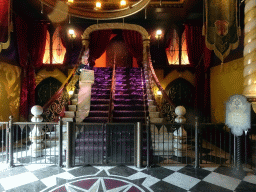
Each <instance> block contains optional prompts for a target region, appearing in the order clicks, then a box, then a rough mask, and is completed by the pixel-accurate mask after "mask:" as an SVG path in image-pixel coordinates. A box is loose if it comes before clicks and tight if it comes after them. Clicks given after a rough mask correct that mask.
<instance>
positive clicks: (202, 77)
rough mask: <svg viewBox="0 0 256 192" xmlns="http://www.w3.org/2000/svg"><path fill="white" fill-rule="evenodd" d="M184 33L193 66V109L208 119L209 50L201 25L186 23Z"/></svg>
mask: <svg viewBox="0 0 256 192" xmlns="http://www.w3.org/2000/svg"><path fill="white" fill-rule="evenodd" d="M185 33H186V41H187V52H188V58H189V62H190V65H191V66H193V67H195V102H194V103H195V109H196V111H197V113H198V115H199V116H201V117H203V118H204V119H209V117H210V81H209V68H210V63H211V51H210V50H209V49H207V48H206V45H205V39H204V37H203V36H202V26H198V25H190V24H186V25H185ZM203 58H204V59H203ZM202 63H203V64H202Z"/></svg>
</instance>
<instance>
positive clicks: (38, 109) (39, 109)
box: [31, 105, 43, 116]
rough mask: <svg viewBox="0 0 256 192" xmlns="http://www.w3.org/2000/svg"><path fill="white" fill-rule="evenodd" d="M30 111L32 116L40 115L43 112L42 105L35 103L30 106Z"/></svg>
mask: <svg viewBox="0 0 256 192" xmlns="http://www.w3.org/2000/svg"><path fill="white" fill-rule="evenodd" d="M31 113H32V114H33V115H34V116H40V115H42V113H43V107H41V106H40V105H35V106H33V107H32V108H31Z"/></svg>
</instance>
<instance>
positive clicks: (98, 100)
mask: <svg viewBox="0 0 256 192" xmlns="http://www.w3.org/2000/svg"><path fill="white" fill-rule="evenodd" d="M109 101H110V100H109V99H93V98H92V99H91V104H92V105H95V104H109Z"/></svg>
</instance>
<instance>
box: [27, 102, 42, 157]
mask: <svg viewBox="0 0 256 192" xmlns="http://www.w3.org/2000/svg"><path fill="white" fill-rule="evenodd" d="M31 113H32V114H33V115H34V116H33V117H32V119H31V121H32V122H42V121H43V117H41V116H40V115H41V114H42V113H43V108H42V107H41V106H39V105H35V106H34V107H32V109H31ZM43 138H44V133H43V132H42V127H40V126H39V125H34V128H33V129H32V130H31V132H30V140H31V143H32V144H31V146H30V149H29V150H30V151H32V154H31V155H32V157H40V156H42V155H44V148H45V144H44V141H43Z"/></svg>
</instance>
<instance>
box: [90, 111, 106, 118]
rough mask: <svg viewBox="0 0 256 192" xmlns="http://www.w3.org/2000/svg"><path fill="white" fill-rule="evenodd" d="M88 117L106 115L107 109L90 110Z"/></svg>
mask: <svg viewBox="0 0 256 192" xmlns="http://www.w3.org/2000/svg"><path fill="white" fill-rule="evenodd" d="M88 117H108V111H90V112H89V116H88Z"/></svg>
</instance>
